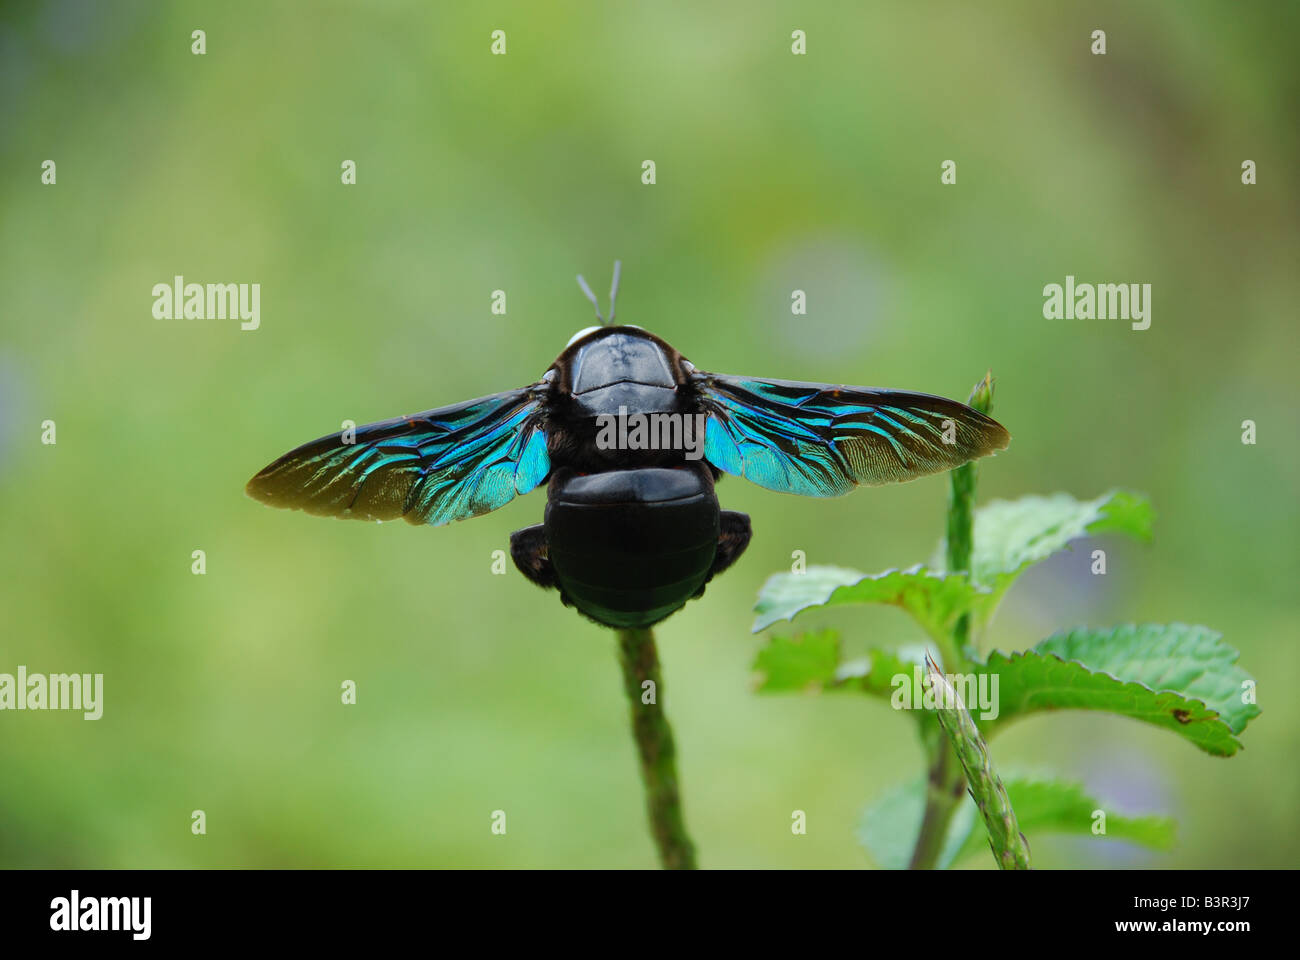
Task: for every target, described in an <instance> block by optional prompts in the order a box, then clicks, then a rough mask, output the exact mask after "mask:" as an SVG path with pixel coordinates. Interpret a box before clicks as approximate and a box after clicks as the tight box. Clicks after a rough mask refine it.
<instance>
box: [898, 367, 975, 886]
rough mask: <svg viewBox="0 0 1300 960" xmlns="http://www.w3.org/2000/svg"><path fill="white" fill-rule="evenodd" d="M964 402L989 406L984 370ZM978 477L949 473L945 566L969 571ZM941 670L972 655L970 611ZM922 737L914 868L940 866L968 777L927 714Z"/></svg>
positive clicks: (971, 467) (969, 470)
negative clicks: (923, 771) (921, 799)
mask: <svg viewBox="0 0 1300 960" xmlns="http://www.w3.org/2000/svg"><path fill="white" fill-rule="evenodd" d="M967 403H968V404H969V405H970V406H971V407H973V408H974V409H976V410H978V411H979V412H980V413H988V412H989V411H990V410H992V409H993V374H992V373H991V372H989V373H985V374H984V378H983V379H982V380H980V382H979V383H977V384H975V389H974V390H972V391H971V395H970V399H969V400H968V401H967ZM977 478H978V475H977V473H976V467H975V464H974V462H971V463H965V464H962V465H961V466H960V467H958V468H957V469H956V470H953V471H952V472H951V473H950V474H949V494H948V530H947V538H946V539H947V544H948V556H947V561H948V569H949V570H950V571H960V570H966V571H969V570H970V565H971V564H970V561H971V553H972V551H973V547H974V529H975V520H974V517H975V482H976V480H977ZM939 646H940V653H941V654H942V655H943V661H944V663H943V667H944V669H945V670H948V671H952V672H957V671H960V670H962V669H964V668H965V666H966V665H967V664H968V663H969V661H971V660H972V659H974V657H975V651H974V650H973V649H972V648H971V644H970V615H969V614H962V615H961V616H960V617H959V618H958V619H957V623H956V624H955V626H954V627H953V632H952V643H950V644H940V645H939ZM921 723H922V724H923V726H922V741H923V743H924V745H925V752H926V758H927V762H928V766H929V769H928V771H927V776H926V791H925V812H924V813H923V814H922V816H921V831H920V833H919V834H918V835H917V838H916V846H915V848H914V849H913V850H912V860H911V862H910V864H909V867H910V868H911V869H913V870H932V869H934V868H935V867H936V866H938V865H939V856H940V854H941V853H942V852H943V845H944V841H945V840H946V839H947V837H948V824H949V823H950V822H951V821H952V816H953V814H954V813H956V812H957V804H958V803H959V802H960V801H961V798H962V794H963V793H964V792H965V783H966V779H965V777H964V775H963V774H962V766H961V763H960V762H958V759H957V756H956V754H955V753H954V752H953V747H952V744H951V743H950V742H949V740H948V738H947V737H946V736H944V735H943V731H942V729H938V728H936V725H935V724H934V723H932V722H931V721H930V719H929V718H928V717H925V716H922V719H921Z"/></svg>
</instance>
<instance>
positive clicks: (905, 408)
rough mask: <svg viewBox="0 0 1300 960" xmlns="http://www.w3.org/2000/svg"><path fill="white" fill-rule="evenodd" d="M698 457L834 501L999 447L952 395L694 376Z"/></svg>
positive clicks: (991, 426) (994, 430) (995, 427)
mask: <svg viewBox="0 0 1300 960" xmlns="http://www.w3.org/2000/svg"><path fill="white" fill-rule="evenodd" d="M695 385H696V387H697V389H698V390H699V394H700V399H701V401H702V403H703V408H704V411H705V413H706V414H707V415H708V420H707V422H706V425H705V434H704V457H705V459H706V460H708V461H709V462H710V463H712V464H713V465H714V466H715V467H717V468H718V469H719V470H722V471H725V472H726V473H731V474H735V475H736V476H740V477H744V478H745V479H746V480H750V481H752V482H753V483H757V484H758V485H759V486H762V487H767V488H768V489H769V490H779V491H781V492H783V493H798V494H802V495H803V496H806V497H835V496H839V495H840V494H842V493H847V492H848V491H850V490H852V489H853V488H854V487H855V486H857V485H858V484H871V485H875V484H882V483H895V482H899V481H903V480H912V479H914V478H915V477H923V476H925V475H926V474H929V473H937V472H939V471H941V470H951V469H952V468H953V467H958V466H961V465H962V464H963V463H965V462H966V461H968V460H973V459H975V458H976V457H983V456H985V455H987V454H990V453H993V452H994V451H995V450H1001V449H1002V448H1004V447H1005V446H1006V445H1007V443H1008V442H1009V441H1010V439H1011V437H1010V435H1009V434H1008V433H1007V431H1006V429H1005V428H1003V426H1002V425H1001V424H1000V423H998V422H997V421H996V420H992V419H990V418H989V417H986V416H985V415H984V414H982V413H979V412H978V411H976V410H973V409H971V408H970V407H968V406H966V405H965V404H964V403H958V402H957V401H956V400H947V399H945V398H943V397H933V396H930V395H928V394H924V393H904V392H902V391H898V390H876V389H872V388H870V387H845V386H832V385H831V384H826V383H797V382H794V381H789V380H759V379H756V378H753V377H733V376H726V375H723V374H716V373H702V372H701V373H697V374H695Z"/></svg>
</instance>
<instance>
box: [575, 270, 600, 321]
mask: <svg viewBox="0 0 1300 960" xmlns="http://www.w3.org/2000/svg"><path fill="white" fill-rule="evenodd" d="M578 286H579V287H581V288H582V292H583V293H585V294H586V295H587V299H588V300H590V301H591V305H592V306H593V307H595V308H596V319H597V320H599V321H600V322H601V325H602V326H603V325H604V323H605V318H604V317H602V316H601V315H600V301H599V300H597V299H596V295H595V294H594V293H592V292H591V287H589V286H587V281H586V280H584V279H582V274H578Z"/></svg>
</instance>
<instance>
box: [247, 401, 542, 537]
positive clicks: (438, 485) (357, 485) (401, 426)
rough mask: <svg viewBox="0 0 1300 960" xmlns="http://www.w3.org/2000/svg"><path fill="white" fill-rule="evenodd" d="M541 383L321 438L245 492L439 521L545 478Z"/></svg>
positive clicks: (337, 513) (361, 514) (305, 504)
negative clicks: (348, 438)
mask: <svg viewBox="0 0 1300 960" xmlns="http://www.w3.org/2000/svg"><path fill="white" fill-rule="evenodd" d="M546 389H547V385H546V384H544V383H539V384H534V385H533V386H530V387H524V388H522V389H520V390H511V391H508V392H506V393H497V394H493V395H492V396H490V397H480V398H479V399H478V400H470V401H468V402H466V403H459V404H456V405H455V406H452V407H442V408H440V409H438V410H429V411H426V412H425V413H416V414H412V415H411V416H409V417H397V418H396V419H393V420H384V421H382V422H381V423H371V424H367V425H366V426H363V427H357V428H356V433H355V437H354V438H353V442H351V443H345V442H344V436H345V434H343V433H336V434H332V435H331V436H328V437H321V439H319V440H313V441H312V442H311V443H307V444H304V445H303V446H301V447H299V448H298V449H297V450H293V451H290V452H289V453H286V454H285V455H284V456H283V457H281V458H280V459H279V460H276V461H275V462H274V463H272V464H271V465H270V466H268V467H266V468H265V469H263V470H262V471H261V472H260V473H259V474H258V475H257V476H255V477H253V479H252V480H250V481H248V487H247V488H246V489H247V491H248V495H249V496H250V497H253V498H254V499H256V500H261V501H262V502H263V503H267V504H270V505H271V506H273V507H287V508H289V509H294V510H305V511H306V512H307V513H313V514H316V515H317V516H325V517H353V518H356V519H358V520H392V519H395V518H397V517H405V518H406V520H407V521H409V522H410V523H427V524H431V525H433V526H441V525H442V524H444V523H450V522H451V521H453V520H464V519H466V518H468V517H477V516H479V515H480V514H484V513H487V512H488V511H489V510H495V509H496V508H497V507H500V506H504V505H505V504H507V503H509V502H510V501H511V500H512V499H513V498H514V496H515V494H516V493H527V492H528V491H529V490H532V489H533V488H534V487H536V486H537V485H538V484H539V483H541V482H542V481H543V480H545V479H546V475H547V474H548V473H549V472H550V469H551V461H550V457H549V456H548V455H547V453H546V432H545V430H544V424H543V420H544V417H543V415H542V412H541V411H542V402H543V400H544V399H545V396H546Z"/></svg>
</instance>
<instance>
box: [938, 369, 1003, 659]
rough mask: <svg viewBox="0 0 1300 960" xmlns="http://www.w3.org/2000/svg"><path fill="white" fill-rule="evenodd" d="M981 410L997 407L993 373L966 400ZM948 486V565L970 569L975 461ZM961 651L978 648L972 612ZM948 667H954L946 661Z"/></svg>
mask: <svg viewBox="0 0 1300 960" xmlns="http://www.w3.org/2000/svg"><path fill="white" fill-rule="evenodd" d="M966 402H967V403H968V404H969V405H970V406H971V407H972V408H973V409H975V410H978V411H979V412H980V413H988V412H989V411H990V410H992V409H993V373H992V371H989V372H987V373H985V374H984V379H983V380H981V381H980V382H979V383H977V384H975V389H973V390H972V391H971V394H970V399H969V400H967V401H966ZM948 476H949V490H948V537H947V540H948V569H949V570H950V571H952V572H958V571H961V570H965V571H967V572H969V571H970V558H971V553H972V551H973V549H974V544H975V482H976V480H977V479H978V478H979V473H978V468H977V467H976V465H975V461H974V460H972V461H971V462H970V463H964V464H962V465H961V466H960V467H958V468H957V469H956V470H953V471H952V472H951V473H950V474H949V475H948ZM952 639H953V643H954V644H955V645H956V647H957V652H958V653H959V654H961V655H962V656H963V657H964V658H966V659H971V658H972V657H973V656H974V654H975V651H974V650H972V649H971V645H970V614H969V613H963V614H962V615H961V616H960V617H959V618H958V619H957V625H956V628H955V629H954V630H953V633H952ZM944 668H945V669H949V670H951V669H953V667H951V666H949V665H948V664H944Z"/></svg>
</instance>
